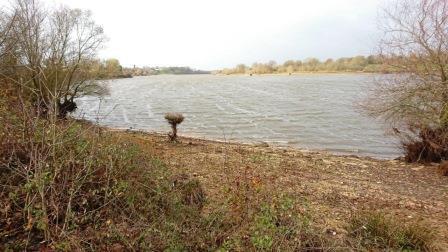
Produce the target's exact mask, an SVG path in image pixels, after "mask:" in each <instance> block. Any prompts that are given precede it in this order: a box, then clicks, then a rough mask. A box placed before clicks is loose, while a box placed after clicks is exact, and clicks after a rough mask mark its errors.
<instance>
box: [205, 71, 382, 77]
mask: <svg viewBox="0 0 448 252" xmlns="http://www.w3.org/2000/svg"><path fill="white" fill-rule="evenodd" d="M320 74H363V75H374V74H389V73H380V72H378V73H377V72H327V71H322V72H320V71H319V72H295V73H291V74H289V73H266V74H255V73H254V74H252V75H251V74H248V73H244V74H243V73H235V74H223V73H212V75H218V76H232V75H234V76H271V75H272V76H276V75H284V76H291V75H320Z"/></svg>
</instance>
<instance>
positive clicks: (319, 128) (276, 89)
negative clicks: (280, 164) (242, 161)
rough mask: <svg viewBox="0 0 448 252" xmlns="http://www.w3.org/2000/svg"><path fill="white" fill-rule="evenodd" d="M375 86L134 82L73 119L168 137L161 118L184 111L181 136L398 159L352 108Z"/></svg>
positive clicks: (291, 80) (349, 79) (238, 80)
mask: <svg viewBox="0 0 448 252" xmlns="http://www.w3.org/2000/svg"><path fill="white" fill-rule="evenodd" d="M373 80H374V75H364V74H360V75H357V74H327V75H321V74H319V75H317V74H316V75H313V74H310V75H291V76H287V75H285V76H275V75H271V76H215V75H159V76H148V77H135V78H132V79H119V80H112V81H109V82H108V86H109V89H110V95H107V96H105V97H103V98H101V99H98V98H95V97H83V98H80V99H79V100H78V111H77V117H82V118H85V119H87V120H91V121H98V122H99V123H100V124H101V125H105V126H109V127H114V128H122V129H129V128H131V127H132V129H137V130H145V131H159V132H160V131H163V132H168V131H169V130H170V128H169V125H168V124H167V123H166V122H165V119H164V114H165V113H166V112H181V113H183V114H184V116H185V117H186V119H185V121H184V122H183V123H182V124H181V125H180V127H179V134H180V135H187V136H196V137H204V138H209V139H216V140H230V141H240V142H252V143H257V142H267V143H269V144H273V145H280V146H294V147H298V148H302V149H311V150H326V151H330V152H334V153H338V154H355V155H365V156H371V157H376V158H395V157H397V156H399V155H400V154H401V152H400V149H399V148H398V147H397V146H398V145H397V142H396V140H395V139H394V138H393V137H391V136H386V135H385V133H384V132H385V128H384V125H382V124H381V123H380V122H378V121H375V120H372V119H371V118H367V117H365V116H363V115H362V114H360V113H359V112H358V111H357V110H356V109H355V106H354V103H355V102H356V101H358V100H359V99H360V98H361V97H363V96H365V94H364V91H365V90H366V89H367V88H368V86H369V85H372V84H373Z"/></svg>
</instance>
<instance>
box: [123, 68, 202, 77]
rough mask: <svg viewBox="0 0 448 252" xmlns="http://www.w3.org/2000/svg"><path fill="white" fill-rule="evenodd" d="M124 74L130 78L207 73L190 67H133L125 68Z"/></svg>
mask: <svg viewBox="0 0 448 252" xmlns="http://www.w3.org/2000/svg"><path fill="white" fill-rule="evenodd" d="M123 71H124V73H125V74H126V75H131V76H147V75H158V74H209V73H210V72H209V71H203V70H196V69H192V68H190V67H133V68H125V69H124V70H123Z"/></svg>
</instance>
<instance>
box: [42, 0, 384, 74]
mask: <svg viewBox="0 0 448 252" xmlns="http://www.w3.org/2000/svg"><path fill="white" fill-rule="evenodd" d="M383 1H384V0H383ZM383 1H382V0H270V1H265V0H188V1H187V0H125V1H124V0H113V1H112V0H45V2H46V3H47V4H48V5H52V4H65V5H68V6H70V7H76V8H82V9H90V10H92V12H93V15H94V19H95V20H96V21H97V23H99V24H100V25H102V26H103V27H104V30H105V32H106V34H107V36H108V38H109V41H108V42H107V44H106V47H105V48H104V49H103V50H102V51H101V52H100V56H101V57H103V58H108V57H114V58H118V59H119V60H120V62H121V63H122V65H124V66H132V65H134V64H135V65H137V66H144V65H147V66H191V67H193V68H199V69H207V70H212V69H217V68H223V67H232V66H234V65H236V64H238V63H245V64H248V65H250V64H252V63H254V62H267V61H269V60H275V61H277V62H278V63H282V62H283V61H285V60H287V59H295V60H296V59H306V58H308V57H317V58H320V59H326V58H338V57H344V56H355V55H368V54H371V53H374V52H375V45H376V41H377V38H378V37H379V34H378V31H377V25H376V20H377V18H376V17H377V12H378V8H379V5H380V2H383Z"/></svg>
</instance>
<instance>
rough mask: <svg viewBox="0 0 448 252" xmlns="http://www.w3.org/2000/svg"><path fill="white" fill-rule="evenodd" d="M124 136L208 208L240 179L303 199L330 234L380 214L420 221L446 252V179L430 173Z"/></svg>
mask: <svg viewBox="0 0 448 252" xmlns="http://www.w3.org/2000/svg"><path fill="white" fill-rule="evenodd" d="M123 136H124V137H126V138H132V139H133V141H135V142H137V143H139V144H140V145H141V146H142V147H143V149H144V150H145V151H147V152H148V154H150V155H155V156H158V157H159V158H161V159H163V161H164V162H165V163H167V165H168V167H169V168H170V169H175V171H176V172H179V173H187V174H190V175H192V176H195V177H197V178H199V179H200V180H201V182H202V184H203V186H204V189H205V190H206V193H207V195H208V199H209V204H208V207H213V206H214V205H216V203H217V204H219V202H220V200H222V195H223V193H224V191H225V188H226V186H228V183H231V181H234V179H235V178H236V177H238V176H241V175H242V174H245V176H248V177H249V179H250V180H251V181H254V183H258V184H260V185H262V186H264V187H265V188H267V190H272V191H273V192H274V191H276V192H285V193H291V194H295V195H297V196H299V197H305V198H306V199H308V200H309V202H310V204H311V205H312V206H313V209H315V212H316V213H317V214H318V215H320V216H322V222H323V223H324V225H326V226H327V227H328V228H329V229H333V230H338V232H342V233H343V232H344V229H343V225H344V220H347V219H348V218H349V216H350V214H351V213H352V212H354V211H356V210H382V211H384V212H386V213H390V214H394V215H397V216H399V217H402V218H408V219H410V220H422V221H424V222H425V223H427V224H428V225H430V226H431V227H433V228H434V229H436V230H437V231H438V232H439V234H440V239H441V240H440V242H441V243H444V244H445V245H446V247H447V248H448V177H442V176H440V175H438V174H437V172H436V168H435V166H421V165H409V164H405V163H403V162H400V161H381V160H374V159H370V158H359V157H351V156H335V155H331V154H326V153H315V152H305V151H300V150H296V149H283V148H273V147H260V146H253V145H242V144H226V143H219V142H214V141H207V140H200V139H191V138H182V139H181V142H180V143H177V144H171V143H168V142H167V140H166V137H165V136H161V135H156V134H142V133H123ZM445 245H443V246H445Z"/></svg>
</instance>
